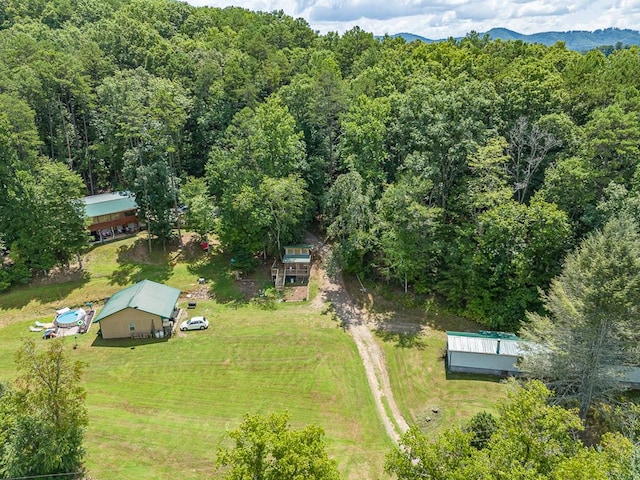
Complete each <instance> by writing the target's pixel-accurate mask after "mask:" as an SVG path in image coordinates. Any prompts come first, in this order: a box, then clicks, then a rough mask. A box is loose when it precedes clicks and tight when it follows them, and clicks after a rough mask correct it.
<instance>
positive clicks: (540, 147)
mask: <svg viewBox="0 0 640 480" xmlns="http://www.w3.org/2000/svg"><path fill="white" fill-rule="evenodd" d="M558 146H560V142H559V141H558V140H557V139H556V138H555V137H554V136H553V135H551V134H550V133H548V132H545V131H543V130H542V129H541V128H540V127H538V126H537V125H536V124H533V125H530V124H529V120H527V118H526V117H520V118H519V119H518V120H517V121H516V124H515V125H514V127H513V128H512V129H511V131H510V132H509V155H510V157H511V161H510V162H509V164H508V167H507V171H508V173H509V174H510V175H511V177H512V179H513V189H514V192H515V198H516V200H517V201H518V202H519V203H523V202H524V201H525V200H526V199H527V198H528V196H527V193H528V191H529V187H530V186H531V181H532V180H533V176H534V175H535V173H536V172H537V170H538V169H539V168H540V166H541V165H542V163H543V162H544V160H545V158H546V156H547V154H548V153H549V151H550V150H552V149H554V148H556V147H558Z"/></svg>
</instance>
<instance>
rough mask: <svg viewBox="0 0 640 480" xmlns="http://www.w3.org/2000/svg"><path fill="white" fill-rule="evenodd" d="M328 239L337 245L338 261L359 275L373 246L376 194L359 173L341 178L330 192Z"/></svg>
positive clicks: (327, 206)
mask: <svg viewBox="0 0 640 480" xmlns="http://www.w3.org/2000/svg"><path fill="white" fill-rule="evenodd" d="M325 214H326V217H327V222H328V224H329V225H328V227H327V236H328V238H329V239H330V240H332V241H334V242H335V247H334V249H333V255H334V260H336V261H337V265H339V266H340V267H342V268H344V269H345V270H346V271H351V272H358V271H360V269H361V268H362V266H363V260H364V256H365V255H367V254H368V253H369V252H370V251H371V248H372V245H373V237H372V232H371V227H372V222H373V192H372V189H371V187H370V186H368V185H366V184H365V183H364V181H363V180H362V177H361V176H360V174H359V173H358V172H356V171H352V172H349V173H345V174H342V175H340V176H339V177H338V178H337V180H336V182H335V183H334V184H333V186H332V187H331V189H330V190H329V192H328V193H327V200H326V207H325Z"/></svg>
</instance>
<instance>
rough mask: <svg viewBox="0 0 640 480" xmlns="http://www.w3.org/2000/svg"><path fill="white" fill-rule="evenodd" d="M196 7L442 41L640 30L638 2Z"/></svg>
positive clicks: (213, 1) (288, 1)
mask: <svg viewBox="0 0 640 480" xmlns="http://www.w3.org/2000/svg"><path fill="white" fill-rule="evenodd" d="M187 1H188V3H190V4H192V5H198V6H202V5H209V6H214V7H225V6H229V5H235V6H238V7H243V8H247V9H249V10H254V11H267V12H269V11H273V10H283V11H284V12H285V13H286V14H288V15H291V16H293V17H303V18H304V19H306V20H307V21H308V22H309V24H310V25H311V28H313V29H314V30H318V31H320V32H321V33H326V32H328V31H338V32H340V33H342V32H345V31H346V30H348V29H350V28H352V27H354V26H356V25H358V26H360V27H361V28H362V29H363V30H366V31H369V32H373V33H375V34H378V35H381V34H384V33H389V34H393V33H399V32H410V33H415V34H418V35H422V36H425V37H428V38H433V39H439V38H447V37H450V36H454V37H457V36H463V35H465V34H466V33H468V32H469V31H471V30H475V31H478V32H485V31H487V30H490V29H491V28H494V27H505V28H509V29H511V30H515V31H517V32H520V33H536V32H546V31H559V30H597V29H601V28H608V27H618V28H631V29H638V26H639V25H640V0H614V1H613V2H612V1H611V0H595V1H592V0H573V1H568V2H567V1H562V0H506V1H505V0H395V1H392V0H285V1H282V0H280V1H278V0H232V1H229V0H187Z"/></svg>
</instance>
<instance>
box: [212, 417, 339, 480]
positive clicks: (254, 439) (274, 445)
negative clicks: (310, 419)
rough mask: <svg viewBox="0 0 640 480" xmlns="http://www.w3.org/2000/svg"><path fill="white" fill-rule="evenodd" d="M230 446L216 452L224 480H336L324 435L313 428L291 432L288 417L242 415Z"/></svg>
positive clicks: (333, 464)
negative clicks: (242, 418)
mask: <svg viewBox="0 0 640 480" xmlns="http://www.w3.org/2000/svg"><path fill="white" fill-rule="evenodd" d="M228 435H229V437H230V438H231V440H232V441H233V442H234V446H233V447H232V448H229V449H221V450H219V451H218V458H217V460H216V464H217V467H218V469H219V471H220V472H221V474H222V477H221V478H224V479H225V480H255V479H260V480H298V479H311V480H337V479H338V478H339V475H338V469H337V466H336V462H335V460H332V459H330V458H329V456H328V455H327V452H326V450H325V448H326V446H325V443H324V431H323V430H322V428H320V427H318V426H316V425H308V426H306V427H304V428H303V429H301V430H294V429H292V428H291V426H290V425H289V415H288V414H275V413H274V414H271V415H268V416H266V417H263V416H260V415H246V416H245V417H244V420H243V421H242V423H241V424H240V426H239V427H238V428H237V429H236V430H232V431H230V432H228Z"/></svg>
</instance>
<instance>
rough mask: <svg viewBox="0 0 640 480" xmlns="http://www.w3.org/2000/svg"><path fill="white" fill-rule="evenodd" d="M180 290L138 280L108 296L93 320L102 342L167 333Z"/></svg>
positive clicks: (176, 311)
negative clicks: (100, 333)
mask: <svg viewBox="0 0 640 480" xmlns="http://www.w3.org/2000/svg"><path fill="white" fill-rule="evenodd" d="M178 297H180V290H178V289H177V288H173V287H168V286H166V285H162V284H160V283H156V282H152V281H151V280H142V281H141V282H138V283H136V284H135V285H132V286H130V287H128V288H125V289H124V290H120V291H119V292H117V293H116V294H114V295H112V296H111V298H109V300H108V301H107V303H106V304H105V305H104V307H102V310H100V313H99V314H98V315H97V316H96V317H95V319H94V320H93V323H97V322H99V323H100V330H101V332H102V338H128V337H132V338H136V337H148V336H153V335H154V334H155V333H156V332H160V331H162V332H163V333H164V334H166V333H167V330H169V331H170V329H171V327H172V326H173V325H172V324H173V321H174V320H175V317H176V315H177V313H178V311H179V310H178V308H177V306H176V303H177V302H178Z"/></svg>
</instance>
